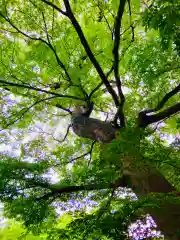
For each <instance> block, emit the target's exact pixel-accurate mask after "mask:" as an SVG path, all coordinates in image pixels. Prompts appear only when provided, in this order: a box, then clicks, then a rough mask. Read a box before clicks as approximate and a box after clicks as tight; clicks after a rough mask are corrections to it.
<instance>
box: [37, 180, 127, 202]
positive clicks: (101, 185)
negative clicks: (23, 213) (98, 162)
mask: <svg viewBox="0 0 180 240" xmlns="http://www.w3.org/2000/svg"><path fill="white" fill-rule="evenodd" d="M116 187H126V186H125V182H124V179H123V178H119V179H117V180H115V181H114V182H112V183H99V184H89V185H81V186H65V187H62V188H58V187H53V186H51V188H49V189H50V190H51V192H50V193H48V194H45V195H44V196H42V197H39V198H36V201H39V200H48V199H49V198H50V197H53V196H57V197H58V196H60V195H61V194H66V193H72V192H78V191H94V190H102V189H111V188H112V189H114V188H116Z"/></svg>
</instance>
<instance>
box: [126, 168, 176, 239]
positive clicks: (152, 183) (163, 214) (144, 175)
mask: <svg viewBox="0 0 180 240" xmlns="http://www.w3.org/2000/svg"><path fill="white" fill-rule="evenodd" d="M129 177H130V179H131V181H130V182H131V184H132V185H131V187H132V189H133V191H134V192H135V193H136V195H137V196H138V198H139V199H140V198H141V197H144V196H146V195H147V194H149V193H170V192H173V191H176V189H175V188H174V187H173V186H172V185H171V184H170V183H169V182H168V181H167V180H166V178H165V177H164V176H163V175H161V174H160V173H159V172H158V171H157V170H156V169H155V168H153V167H151V166H148V167H147V168H146V171H143V172H137V174H135V173H133V174H132V175H129ZM158 204H159V202H158ZM147 212H148V213H149V214H150V215H151V216H152V217H153V218H154V220H155V221H156V223H157V225H158V227H159V229H160V230H161V231H162V233H163V234H164V235H165V237H166V239H171V240H177V239H180V204H179V203H176V202H170V201H168V200H167V199H166V198H165V197H162V201H161V202H160V205H159V207H155V208H150V207H149V208H148V209H147Z"/></svg>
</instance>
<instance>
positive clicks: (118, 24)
mask: <svg viewBox="0 0 180 240" xmlns="http://www.w3.org/2000/svg"><path fill="white" fill-rule="evenodd" d="M125 3H126V0H121V1H120V4H119V8H118V12H117V16H116V20H115V31H114V35H115V39H114V48H113V55H114V76H115V79H116V86H117V89H118V94H119V97H120V100H121V103H120V105H119V108H118V111H117V114H116V115H118V116H119V118H120V122H121V126H122V127H123V126H125V119H124V113H123V106H124V102H125V97H124V94H123V92H122V88H121V81H120V76H119V45H120V28H121V22H122V16H123V13H124V9H125ZM115 120H116V118H115Z"/></svg>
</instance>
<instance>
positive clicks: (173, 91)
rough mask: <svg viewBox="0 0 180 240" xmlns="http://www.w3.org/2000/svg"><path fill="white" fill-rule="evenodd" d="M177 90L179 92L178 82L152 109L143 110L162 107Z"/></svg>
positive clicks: (150, 110) (179, 85)
mask: <svg viewBox="0 0 180 240" xmlns="http://www.w3.org/2000/svg"><path fill="white" fill-rule="evenodd" d="M178 92H180V84H178V85H177V86H176V87H175V88H174V89H173V90H172V91H170V92H168V93H167V94H166V95H165V96H164V97H163V98H162V100H161V101H160V102H159V103H158V105H157V106H156V107H155V108H154V109H145V110H144V111H143V112H145V113H151V112H156V111H159V110H160V109H161V108H163V107H164V105H165V103H166V102H167V101H168V100H169V99H170V98H171V97H173V96H174V95H175V94H177V93H178Z"/></svg>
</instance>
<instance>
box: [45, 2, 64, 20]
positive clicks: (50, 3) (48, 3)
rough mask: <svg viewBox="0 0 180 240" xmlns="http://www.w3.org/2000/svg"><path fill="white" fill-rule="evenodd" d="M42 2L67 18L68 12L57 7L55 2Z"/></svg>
mask: <svg viewBox="0 0 180 240" xmlns="http://www.w3.org/2000/svg"><path fill="white" fill-rule="evenodd" d="M41 1H42V2H44V3H46V4H47V5H49V6H51V7H52V8H54V9H56V10H57V11H58V12H60V13H62V14H63V15H65V16H66V12H64V11H62V10H61V9H60V8H59V7H58V6H56V5H55V4H54V3H53V2H49V1H47V0H41Z"/></svg>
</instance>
